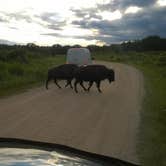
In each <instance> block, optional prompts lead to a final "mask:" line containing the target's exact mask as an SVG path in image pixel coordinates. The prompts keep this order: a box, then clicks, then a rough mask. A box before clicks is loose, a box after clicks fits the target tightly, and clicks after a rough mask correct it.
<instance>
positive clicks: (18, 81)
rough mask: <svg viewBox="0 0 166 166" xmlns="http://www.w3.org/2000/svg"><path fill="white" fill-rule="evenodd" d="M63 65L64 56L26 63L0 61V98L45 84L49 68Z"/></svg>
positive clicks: (34, 59) (41, 58)
mask: <svg viewBox="0 0 166 166" xmlns="http://www.w3.org/2000/svg"><path fill="white" fill-rule="evenodd" d="M63 63H65V56H62V55H59V56H55V57H51V56H48V57H47V56H46V57H40V58H30V59H29V61H28V63H20V62H19V61H11V62H10V61H8V62H3V61H0V69H1V70H0V97H2V96H7V95H10V94H13V93H16V92H20V91H22V90H25V89H27V88H30V87H33V86H37V85H41V84H44V83H45V80H46V77H47V71H48V69H49V68H50V67H53V66H56V65H59V64H63Z"/></svg>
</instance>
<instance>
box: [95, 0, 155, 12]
mask: <svg viewBox="0 0 166 166" xmlns="http://www.w3.org/2000/svg"><path fill="white" fill-rule="evenodd" d="M156 1H157V0H110V1H109V2H108V3H105V4H98V5H97V8H99V9H100V10H102V11H104V10H111V11H112V10H113V11H114V10H117V9H118V10H125V9H126V8H128V7H130V6H137V7H148V6H151V5H154V4H155V3H156Z"/></svg>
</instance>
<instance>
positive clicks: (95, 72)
mask: <svg viewBox="0 0 166 166" xmlns="http://www.w3.org/2000/svg"><path fill="white" fill-rule="evenodd" d="M74 77H75V83H74V89H75V92H76V93H78V91H77V84H78V83H80V85H81V86H82V88H83V89H84V90H85V91H86V90H88V91H89V90H90V88H91V86H92V85H93V82H95V83H96V86H97V89H98V91H99V92H100V93H101V92H102V91H101V89H100V83H101V81H102V80H104V79H108V80H109V82H110V83H111V82H112V81H115V73H114V70H113V69H109V68H107V67H105V66H104V65H88V66H85V67H79V68H78V69H77V70H76V71H75V75H74ZM84 81H87V82H89V87H88V89H86V88H85V87H84V85H83V82H84Z"/></svg>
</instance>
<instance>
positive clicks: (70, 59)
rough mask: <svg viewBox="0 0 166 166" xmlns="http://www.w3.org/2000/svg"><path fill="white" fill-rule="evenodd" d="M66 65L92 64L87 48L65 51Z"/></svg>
mask: <svg viewBox="0 0 166 166" xmlns="http://www.w3.org/2000/svg"><path fill="white" fill-rule="evenodd" d="M66 63H69V64H77V65H80V66H81V65H90V64H92V59H91V54H90V51H89V49H87V48H70V49H69V50H68V51H67V59H66Z"/></svg>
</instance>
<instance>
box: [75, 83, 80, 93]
mask: <svg viewBox="0 0 166 166" xmlns="http://www.w3.org/2000/svg"><path fill="white" fill-rule="evenodd" d="M78 82H79V81H78V80H75V82H74V90H75V92H76V93H78V90H77V84H78Z"/></svg>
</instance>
